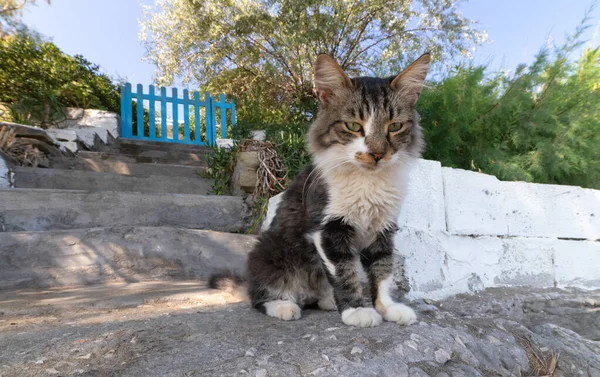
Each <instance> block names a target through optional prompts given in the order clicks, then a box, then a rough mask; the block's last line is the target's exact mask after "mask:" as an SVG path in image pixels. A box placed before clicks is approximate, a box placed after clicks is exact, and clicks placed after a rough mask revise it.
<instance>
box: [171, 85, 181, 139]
mask: <svg viewBox="0 0 600 377" xmlns="http://www.w3.org/2000/svg"><path fill="white" fill-rule="evenodd" d="M171 102H172V103H173V114H172V117H173V141H177V140H178V139H179V114H178V112H179V106H177V105H178V104H179V97H178V96H177V88H173V90H172V98H171Z"/></svg>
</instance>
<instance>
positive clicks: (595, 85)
mask: <svg viewBox="0 0 600 377" xmlns="http://www.w3.org/2000/svg"><path fill="white" fill-rule="evenodd" d="M582 30H583V29H582V28H580V29H579V30H578V33H577V34H576V35H575V37H574V38H571V39H570V40H569V41H568V42H567V43H566V44H565V45H564V46H562V47H558V48H554V49H546V48H545V49H542V50H541V51H540V52H539V53H538V55H537V57H536V59H535V61H534V63H532V64H531V65H529V66H525V65H521V66H519V67H518V68H517V70H516V72H515V73H514V74H513V75H511V76H507V75H505V74H502V73H496V74H492V75H490V76H488V77H487V78H486V71H485V68H484V67H462V68H458V69H457V70H456V71H455V72H452V74H451V75H450V76H449V77H448V78H446V79H444V80H442V81H441V82H439V83H434V84H433V85H432V88H431V89H430V90H425V91H424V92H423V95H422V98H421V99H420V101H419V110H420V114H421V116H422V120H421V125H422V126H423V128H424V129H425V138H426V141H427V144H428V147H427V150H426V152H425V156H424V157H425V158H427V159H432V160H439V161H441V162H442V165H444V166H450V167H457V168H462V169H472V170H477V171H481V172H483V173H487V174H493V175H496V176H497V177H498V178H499V179H502V180H509V181H512V180H520V181H527V182H538V183H556V184H568V185H580V186H583V187H592V188H600V148H598V145H600V84H599V83H600V48H594V49H591V48H588V49H587V50H585V52H584V53H583V55H582V56H581V57H580V59H579V60H577V61H573V59H572V58H571V55H572V52H573V51H574V50H575V48H576V47H578V46H580V43H579V42H578V40H577V37H578V36H579V35H580V33H581V31H582Z"/></svg>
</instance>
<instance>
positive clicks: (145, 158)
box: [77, 151, 206, 167]
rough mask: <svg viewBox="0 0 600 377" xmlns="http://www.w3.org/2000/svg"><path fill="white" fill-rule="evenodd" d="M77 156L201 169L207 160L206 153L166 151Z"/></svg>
mask: <svg viewBox="0 0 600 377" xmlns="http://www.w3.org/2000/svg"><path fill="white" fill-rule="evenodd" d="M77 156H78V157H80V158H89V159H92V160H95V161H101V160H109V161H122V162H139V163H154V164H174V165H188V166H201V167H204V166H206V158H205V156H204V153H169V152H164V151H146V152H143V153H141V154H139V155H123V154H117V153H109V152H89V151H81V152H79V153H78V154H77Z"/></svg>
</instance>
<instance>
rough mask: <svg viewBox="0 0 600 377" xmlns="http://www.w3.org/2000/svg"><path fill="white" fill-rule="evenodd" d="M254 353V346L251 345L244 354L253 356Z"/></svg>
mask: <svg viewBox="0 0 600 377" xmlns="http://www.w3.org/2000/svg"><path fill="white" fill-rule="evenodd" d="M255 355H256V348H254V347H251V348H250V349H249V350H248V351H246V354H245V356H249V357H254V356H255Z"/></svg>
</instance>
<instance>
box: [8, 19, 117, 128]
mask: <svg viewBox="0 0 600 377" xmlns="http://www.w3.org/2000/svg"><path fill="white" fill-rule="evenodd" d="M0 102H7V103H9V104H11V105H12V106H13V108H14V109H16V110H17V112H18V113H19V114H21V115H22V116H23V117H24V120H26V121H28V122H29V123H32V124H39V125H41V126H43V127H47V126H49V125H51V124H52V123H53V122H54V121H55V120H56V119H57V118H60V116H61V114H62V108H63V107H67V106H72V107H83V108H95V109H102V110H109V111H114V112H118V111H119V109H120V96H119V91H118V87H117V85H115V84H114V83H113V82H112V80H111V79H110V78H109V77H108V76H106V75H104V74H102V73H101V72H100V67H98V66H97V65H95V64H93V63H91V62H89V61H87V60H86V59H85V58H83V57H82V56H78V55H76V56H69V55H67V54H65V53H63V52H62V51H61V50H60V49H59V48H58V47H56V45H54V44H53V43H51V42H48V41H45V40H44V39H43V38H42V37H40V36H39V35H37V34H36V33H34V32H31V31H29V30H28V29H26V28H24V27H21V28H19V29H18V30H17V31H16V32H15V33H14V34H11V35H8V36H5V37H4V38H3V39H2V40H1V41H0Z"/></svg>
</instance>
